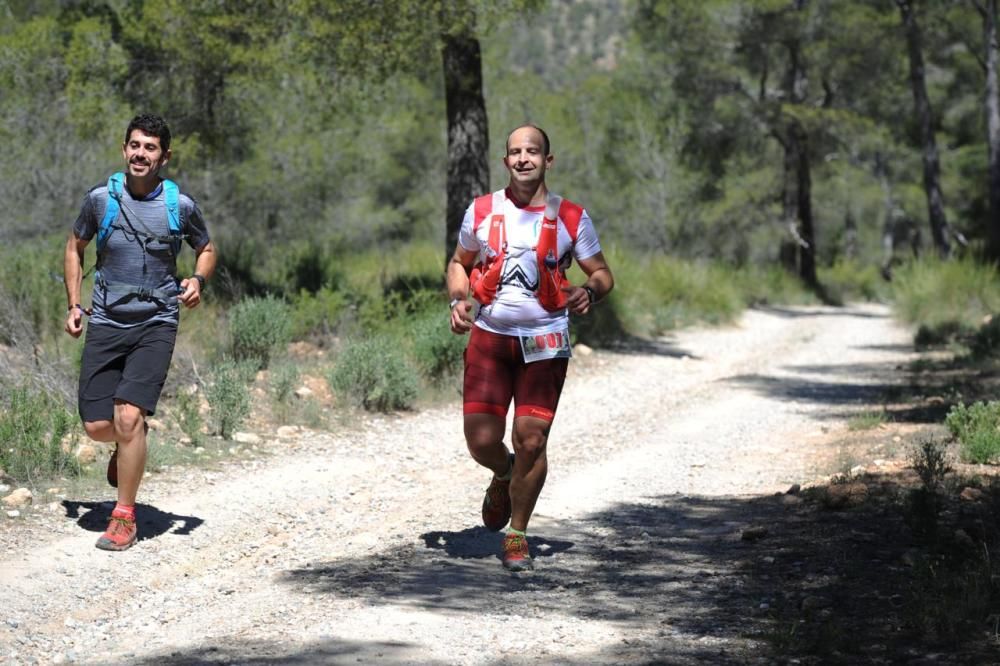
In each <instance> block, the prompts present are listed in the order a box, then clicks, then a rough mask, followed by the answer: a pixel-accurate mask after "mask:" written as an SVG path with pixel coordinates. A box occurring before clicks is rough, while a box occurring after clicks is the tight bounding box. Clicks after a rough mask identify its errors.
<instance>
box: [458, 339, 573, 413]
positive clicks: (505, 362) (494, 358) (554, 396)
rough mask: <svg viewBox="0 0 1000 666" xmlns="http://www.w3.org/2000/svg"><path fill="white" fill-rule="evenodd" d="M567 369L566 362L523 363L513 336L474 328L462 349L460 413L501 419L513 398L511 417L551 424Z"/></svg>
mask: <svg viewBox="0 0 1000 666" xmlns="http://www.w3.org/2000/svg"><path fill="white" fill-rule="evenodd" d="M568 365H569V359H568V358H554V359H550V360H547V361H535V362H534V363H525V362H524V356H523V354H522V353H521V342H520V340H518V338H517V337H516V336H512V335H499V334H497V333H490V332H489V331H484V330H483V329H481V328H479V327H478V326H473V327H472V334H471V336H470V338H469V345H468V347H466V348H465V381H464V388H463V403H464V404H463V412H464V413H465V414H494V415H496V416H499V417H501V418H503V417H505V416H506V415H507V408H508V407H509V406H510V400H511V398H513V399H514V416H534V417H535V418H539V419H545V420H546V421H552V419H553V417H555V414H556V406H557V405H558V404H559V394H560V393H562V387H563V382H565V381H566V368H567V367H568Z"/></svg>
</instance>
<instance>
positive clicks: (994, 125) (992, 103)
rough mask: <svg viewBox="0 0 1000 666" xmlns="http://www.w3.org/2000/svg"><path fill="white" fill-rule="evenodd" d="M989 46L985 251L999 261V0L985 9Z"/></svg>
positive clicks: (985, 37) (989, 0)
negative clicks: (988, 191) (987, 196)
mask: <svg viewBox="0 0 1000 666" xmlns="http://www.w3.org/2000/svg"><path fill="white" fill-rule="evenodd" d="M983 42H984V44H985V48H986V100H985V104H986V131H987V133H988V136H987V145H988V146H989V152H988V159H989V186H990V212H989V215H990V217H989V221H988V242H987V248H986V254H987V256H988V257H989V259H990V261H993V262H1000V91H998V90H997V0H986V6H985V7H984V12H983Z"/></svg>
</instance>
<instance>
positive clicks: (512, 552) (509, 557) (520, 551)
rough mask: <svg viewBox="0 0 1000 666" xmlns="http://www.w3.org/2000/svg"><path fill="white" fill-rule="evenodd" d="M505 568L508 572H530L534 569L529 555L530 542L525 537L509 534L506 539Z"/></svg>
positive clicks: (504, 544)
mask: <svg viewBox="0 0 1000 666" xmlns="http://www.w3.org/2000/svg"><path fill="white" fill-rule="evenodd" d="M503 566H504V569H507V571H529V570H531V569H533V568H534V566H535V565H534V564H533V563H532V562H531V556H530V555H529V554H528V540H527V539H526V538H525V537H524V536H523V535H521V534H514V533H509V534H508V535H507V536H505V537H504V539H503Z"/></svg>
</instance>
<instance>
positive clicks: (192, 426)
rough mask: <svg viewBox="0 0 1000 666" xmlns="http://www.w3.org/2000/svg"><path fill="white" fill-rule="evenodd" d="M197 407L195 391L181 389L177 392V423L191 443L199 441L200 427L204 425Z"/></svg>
mask: <svg viewBox="0 0 1000 666" xmlns="http://www.w3.org/2000/svg"><path fill="white" fill-rule="evenodd" d="M198 407H199V405H198V394H197V393H195V392H193V391H181V392H180V393H178V394H177V425H178V426H179V427H180V429H181V432H183V433H184V434H185V435H187V436H188V438H189V439H190V440H191V443H192V444H198V443H199V442H200V441H201V427H202V426H203V425H205V422H204V419H202V417H201V411H200V410H199V408H198Z"/></svg>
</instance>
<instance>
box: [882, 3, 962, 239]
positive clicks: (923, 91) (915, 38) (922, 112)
mask: <svg viewBox="0 0 1000 666" xmlns="http://www.w3.org/2000/svg"><path fill="white" fill-rule="evenodd" d="M896 5H897V6H898V7H899V12H900V14H901V15H902V18H903V27H904V29H905V31H906V47H907V51H908V52H909V56H910V86H911V87H912V88H913V103H914V107H915V111H916V114H917V121H918V122H919V123H920V136H921V139H922V141H923V144H924V148H923V152H924V155H923V162H924V192H925V193H926V195H927V213H928V216H929V218H930V223H931V238H932V239H933V240H934V246H935V247H936V248H937V251H938V254H939V255H940V256H941V257H942V258H948V257H950V256H951V239H950V238H949V236H950V230H949V228H948V219H947V217H945V213H944V196H943V195H942V194H941V165H940V163H939V160H938V150H937V142H936V141H935V139H934V124H933V119H932V113H931V103H930V100H929V99H928V98H927V83H926V81H925V78H924V56H923V46H922V43H921V37H920V25H919V24H918V23H917V17H916V15H915V13H914V10H913V6H912V5H911V4H910V2H909V0H896Z"/></svg>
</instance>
